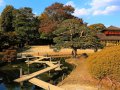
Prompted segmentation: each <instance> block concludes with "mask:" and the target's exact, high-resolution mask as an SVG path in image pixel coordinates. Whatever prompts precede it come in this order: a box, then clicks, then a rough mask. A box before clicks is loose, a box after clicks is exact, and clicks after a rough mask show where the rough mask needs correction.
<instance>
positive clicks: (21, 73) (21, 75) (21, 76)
mask: <svg viewBox="0 0 120 90" xmlns="http://www.w3.org/2000/svg"><path fill="white" fill-rule="evenodd" d="M20 77H22V68H20Z"/></svg>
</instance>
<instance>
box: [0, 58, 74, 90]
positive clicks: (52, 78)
mask: <svg viewBox="0 0 120 90" xmlns="http://www.w3.org/2000/svg"><path fill="white" fill-rule="evenodd" d="M52 60H53V61H60V62H61V63H62V66H61V68H62V70H61V71H54V70H52V71H50V72H46V73H43V74H41V75H39V76H37V78H39V79H41V80H44V81H46V82H49V83H51V84H54V85H56V84H58V83H59V82H60V81H61V80H62V78H63V76H67V75H68V74H69V73H70V72H71V71H72V69H73V65H70V64H68V63H66V62H65V58H56V59H55V58H54V59H52ZM45 67H46V66H45V65H43V64H32V65H30V66H29V67H28V65H27V64H25V62H16V63H9V64H6V65H4V66H1V67H0V90H44V89H42V88H39V87H37V86H34V85H33V84H31V83H29V82H27V81H25V82H23V85H21V84H20V83H15V82H13V80H14V79H16V78H18V77H20V69H21V68H22V73H23V74H29V73H32V72H35V71H38V70H41V69H43V68H45ZM63 74H64V75H63Z"/></svg>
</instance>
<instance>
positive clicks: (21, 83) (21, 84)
mask: <svg viewBox="0 0 120 90" xmlns="http://www.w3.org/2000/svg"><path fill="white" fill-rule="evenodd" d="M22 75H23V74H22V68H20V77H22ZM20 86H23V82H20Z"/></svg>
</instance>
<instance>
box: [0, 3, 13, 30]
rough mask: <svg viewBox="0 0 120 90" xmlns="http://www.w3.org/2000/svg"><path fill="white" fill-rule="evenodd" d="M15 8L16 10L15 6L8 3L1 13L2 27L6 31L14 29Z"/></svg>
mask: <svg viewBox="0 0 120 90" xmlns="http://www.w3.org/2000/svg"><path fill="white" fill-rule="evenodd" d="M13 10H14V7H13V6H11V5H8V6H6V7H5V9H4V10H3V12H2V13H1V28H2V30H3V31H5V32H8V31H14V27H13Z"/></svg>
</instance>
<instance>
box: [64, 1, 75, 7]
mask: <svg viewBox="0 0 120 90" xmlns="http://www.w3.org/2000/svg"><path fill="white" fill-rule="evenodd" d="M65 5H71V6H72V7H75V4H74V2H73V1H68V2H67V3H66V4H65Z"/></svg>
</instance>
